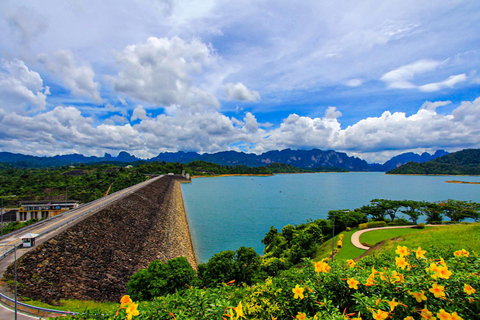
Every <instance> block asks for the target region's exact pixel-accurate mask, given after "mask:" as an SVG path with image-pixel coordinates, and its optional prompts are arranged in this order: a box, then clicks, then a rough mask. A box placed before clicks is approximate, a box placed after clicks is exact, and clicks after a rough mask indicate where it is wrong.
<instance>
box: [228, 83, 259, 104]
mask: <svg viewBox="0 0 480 320" xmlns="http://www.w3.org/2000/svg"><path fill="white" fill-rule="evenodd" d="M225 93H226V94H227V100H239V101H253V102H255V101H258V100H260V94H259V93H258V92H257V91H251V90H250V89H248V88H247V87H246V86H245V85H244V84H243V83H241V82H237V83H236V84H233V83H227V84H226V85H225Z"/></svg>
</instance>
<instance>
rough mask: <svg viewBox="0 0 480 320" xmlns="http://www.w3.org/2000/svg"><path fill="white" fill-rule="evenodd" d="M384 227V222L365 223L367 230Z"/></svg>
mask: <svg viewBox="0 0 480 320" xmlns="http://www.w3.org/2000/svg"><path fill="white" fill-rule="evenodd" d="M386 225H387V223H386V222H385V221H371V222H368V223H367V228H380V227H385V226H386Z"/></svg>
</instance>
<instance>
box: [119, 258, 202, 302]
mask: <svg viewBox="0 0 480 320" xmlns="http://www.w3.org/2000/svg"><path fill="white" fill-rule="evenodd" d="M194 277H195V271H194V270H193V268H192V266H191V265H190V263H188V261H187V259H186V258H185V257H178V258H175V259H171V260H169V261H168V262H167V263H162V262H160V261H158V260H154V261H152V262H151V263H150V264H149V265H148V267H147V268H146V269H141V270H139V271H138V272H136V273H135V274H133V275H132V277H131V278H130V281H129V282H128V283H127V293H128V294H129V295H130V296H131V297H132V299H133V300H137V301H146V300H152V299H153V298H155V297H159V296H163V295H166V294H169V293H174V292H176V291H181V290H185V289H186V284H188V285H190V284H191V283H192V281H193V280H194Z"/></svg>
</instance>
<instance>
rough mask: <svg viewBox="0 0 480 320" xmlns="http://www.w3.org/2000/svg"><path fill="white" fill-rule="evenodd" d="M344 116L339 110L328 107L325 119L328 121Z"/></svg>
mask: <svg viewBox="0 0 480 320" xmlns="http://www.w3.org/2000/svg"><path fill="white" fill-rule="evenodd" d="M341 116H342V113H341V112H340V111H338V110H337V108H336V107H328V108H327V110H326V111H325V118H327V119H337V118H340V117H341Z"/></svg>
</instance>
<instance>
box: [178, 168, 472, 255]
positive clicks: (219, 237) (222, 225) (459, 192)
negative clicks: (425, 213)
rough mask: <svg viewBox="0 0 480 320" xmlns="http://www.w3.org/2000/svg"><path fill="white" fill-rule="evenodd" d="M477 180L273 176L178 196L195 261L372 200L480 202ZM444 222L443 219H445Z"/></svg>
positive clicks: (218, 183) (211, 183)
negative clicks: (274, 230)
mask: <svg viewBox="0 0 480 320" xmlns="http://www.w3.org/2000/svg"><path fill="white" fill-rule="evenodd" d="M448 180H461V181H469V182H480V177H477V176H460V177H459V176H403V175H386V174H384V173H381V172H368V173H366V172H350V173H312V174H279V175H274V176H266V177H260V176H233V177H216V178H195V179H192V183H182V194H183V200H184V203H185V209H186V212H187V219H188V222H189V226H190V232H191V235H192V241H193V245H194V249H195V253H196V255H197V259H198V262H206V261H208V259H210V257H211V256H212V255H213V254H214V253H217V252H219V251H223V250H237V249H238V248H239V247H241V246H246V247H253V248H254V249H255V250H256V251H257V253H258V254H263V248H264V246H263V244H262V243H261V240H262V239H263V237H264V236H265V233H267V232H268V230H269V228H270V226H274V227H275V228H277V229H278V230H279V231H280V230H281V228H283V227H284V226H285V225H287V224H293V225H295V224H300V223H304V222H306V221H307V220H310V219H312V220H315V219H326V218H327V213H328V211H330V210H337V209H351V210H353V209H355V208H359V207H361V206H363V205H368V204H369V203H370V200H372V199H391V200H405V199H408V200H425V201H430V202H433V201H441V200H447V199H455V200H466V201H468V200H471V201H475V202H480V185H477V184H458V183H445V181H448ZM447 219H448V218H447Z"/></svg>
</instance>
